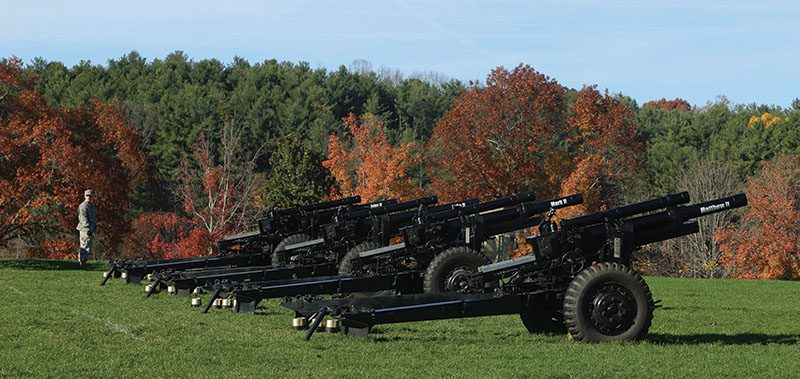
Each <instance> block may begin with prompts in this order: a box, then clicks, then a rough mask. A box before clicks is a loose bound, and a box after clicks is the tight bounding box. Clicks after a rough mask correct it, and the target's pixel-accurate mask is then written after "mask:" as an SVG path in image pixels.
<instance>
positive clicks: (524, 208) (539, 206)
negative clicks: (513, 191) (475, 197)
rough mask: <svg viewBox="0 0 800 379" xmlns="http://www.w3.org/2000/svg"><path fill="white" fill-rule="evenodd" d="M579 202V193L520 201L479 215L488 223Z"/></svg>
mask: <svg viewBox="0 0 800 379" xmlns="http://www.w3.org/2000/svg"><path fill="white" fill-rule="evenodd" d="M581 203H583V195H581V194H574V195H569V196H564V197H559V198H556V199H550V200H545V201H539V202H527V203H522V204H520V205H518V206H517V207H516V208H513V209H506V210H503V211H499V212H493V213H488V214H485V215H483V216H481V221H482V222H484V223H487V224H488V223H498V222H502V221H506V220H512V219H527V218H529V217H531V216H533V215H535V214H538V213H542V212H544V211H547V210H549V209H560V208H566V207H571V206H573V205H578V204H581Z"/></svg>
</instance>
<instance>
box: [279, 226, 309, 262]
mask: <svg viewBox="0 0 800 379" xmlns="http://www.w3.org/2000/svg"><path fill="white" fill-rule="evenodd" d="M306 241H311V236H309V235H308V234H292V235H291V236H288V237H286V238H284V239H282V240H281V242H280V243H278V246H275V250H272V265H273V266H285V265H286V264H287V263H289V260H288V259H286V258H284V257H283V256H282V255H281V254H278V252H281V251H284V250H286V246H289V245H294V244H296V243H300V242H306Z"/></svg>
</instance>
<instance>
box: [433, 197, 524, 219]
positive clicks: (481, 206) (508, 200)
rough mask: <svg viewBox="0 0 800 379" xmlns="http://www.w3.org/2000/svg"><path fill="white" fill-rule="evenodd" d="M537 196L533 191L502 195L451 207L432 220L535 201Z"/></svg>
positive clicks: (437, 214) (434, 216)
mask: <svg viewBox="0 0 800 379" xmlns="http://www.w3.org/2000/svg"><path fill="white" fill-rule="evenodd" d="M534 199H536V196H535V195H534V193H533V192H526V193H521V194H517V195H513V196H507V197H501V198H499V199H496V200H491V201H485V202H482V203H478V204H473V205H469V206H466V207H463V208H458V209H450V210H447V211H443V212H439V213H436V214H435V215H433V216H432V217H431V219H430V221H433V222H435V221H441V220H446V219H450V218H454V217H459V216H467V215H473V214H477V213H481V212H486V211H490V210H493V209H498V208H504V207H510V206H514V205H517V204H521V203H524V202H529V201H533V200H534Z"/></svg>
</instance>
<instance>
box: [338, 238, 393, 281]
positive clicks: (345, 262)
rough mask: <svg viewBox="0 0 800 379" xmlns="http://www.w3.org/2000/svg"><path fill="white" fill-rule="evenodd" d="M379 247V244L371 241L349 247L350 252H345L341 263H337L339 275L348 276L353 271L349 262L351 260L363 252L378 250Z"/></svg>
mask: <svg viewBox="0 0 800 379" xmlns="http://www.w3.org/2000/svg"><path fill="white" fill-rule="evenodd" d="M381 247H382V246H381V245H380V244H379V243H375V242H372V241H367V242H362V243H360V244H358V245H356V246H353V247H351V248H350V250H347V253H346V254H345V255H344V256H343V257H342V260H341V262H339V275H347V276H350V272H351V271H353V263H352V262H351V261H350V260H351V259H353V258H356V257H358V255H359V254H361V253H362V252H364V251H369V250H373V249H378V248H381Z"/></svg>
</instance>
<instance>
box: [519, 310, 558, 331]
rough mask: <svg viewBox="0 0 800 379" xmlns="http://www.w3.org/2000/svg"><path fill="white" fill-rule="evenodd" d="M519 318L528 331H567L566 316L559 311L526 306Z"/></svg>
mask: <svg viewBox="0 0 800 379" xmlns="http://www.w3.org/2000/svg"><path fill="white" fill-rule="evenodd" d="M519 318H520V319H521V320H522V325H525V329H527V330H528V333H537V334H563V333H565V332H566V331H567V327H566V326H565V325H564V316H563V315H562V314H561V313H560V312H558V311H553V310H538V309H537V310H533V309H529V308H527V307H526V308H524V309H523V310H522V312H520V314H519Z"/></svg>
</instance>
